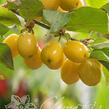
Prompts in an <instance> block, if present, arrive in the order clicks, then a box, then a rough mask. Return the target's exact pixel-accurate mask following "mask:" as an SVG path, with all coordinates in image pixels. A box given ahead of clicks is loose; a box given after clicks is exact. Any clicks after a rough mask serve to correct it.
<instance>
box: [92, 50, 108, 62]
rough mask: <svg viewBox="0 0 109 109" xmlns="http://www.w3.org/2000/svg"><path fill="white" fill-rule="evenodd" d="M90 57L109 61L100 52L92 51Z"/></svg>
mask: <svg viewBox="0 0 109 109" xmlns="http://www.w3.org/2000/svg"><path fill="white" fill-rule="evenodd" d="M90 57H91V58H95V59H97V60H103V61H109V57H108V56H107V55H106V54H105V53H104V52H103V51H101V50H94V51H93V52H92V53H91V56H90Z"/></svg>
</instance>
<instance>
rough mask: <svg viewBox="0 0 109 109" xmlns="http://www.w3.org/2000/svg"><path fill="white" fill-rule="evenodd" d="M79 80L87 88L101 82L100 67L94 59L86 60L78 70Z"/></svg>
mask: <svg viewBox="0 0 109 109" xmlns="http://www.w3.org/2000/svg"><path fill="white" fill-rule="evenodd" d="M78 72H79V76H80V79H81V80H82V81H83V82H84V83H85V84H86V85H88V86H95V85H97V84H98V83H99V82H100V80H101V73H102V65H101V63H100V62H99V61H97V60H96V59H87V60H86V61H84V62H83V63H81V64H80V66H79V68H78Z"/></svg>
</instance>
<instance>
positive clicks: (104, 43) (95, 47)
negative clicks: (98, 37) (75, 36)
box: [92, 41, 109, 49]
mask: <svg viewBox="0 0 109 109" xmlns="http://www.w3.org/2000/svg"><path fill="white" fill-rule="evenodd" d="M92 47H93V48H94V49H103V48H107V47H109V41H105V42H103V43H98V44H95V45H93V46H92Z"/></svg>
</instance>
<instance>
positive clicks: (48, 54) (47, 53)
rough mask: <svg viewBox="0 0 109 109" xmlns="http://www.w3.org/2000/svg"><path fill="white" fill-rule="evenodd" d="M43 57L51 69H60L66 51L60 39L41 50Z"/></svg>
mask: <svg viewBox="0 0 109 109" xmlns="http://www.w3.org/2000/svg"><path fill="white" fill-rule="evenodd" d="M41 59H42V61H43V63H44V64H46V65H47V66H48V67H49V68H51V69H58V68H60V67H61V65H62V64H63V61H64V53H63V48H62V46H61V44H60V43H59V42H58V41H51V42H49V43H48V44H47V45H46V46H45V47H44V48H43V49H42V52H41Z"/></svg>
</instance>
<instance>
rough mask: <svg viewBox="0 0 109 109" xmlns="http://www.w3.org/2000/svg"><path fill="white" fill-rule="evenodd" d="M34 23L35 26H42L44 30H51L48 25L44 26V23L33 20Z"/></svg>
mask: <svg viewBox="0 0 109 109" xmlns="http://www.w3.org/2000/svg"><path fill="white" fill-rule="evenodd" d="M33 21H34V23H35V24H37V25H40V26H42V27H43V28H46V29H48V30H49V29H50V27H49V26H48V25H46V24H44V23H42V22H38V21H36V20H33Z"/></svg>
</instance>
